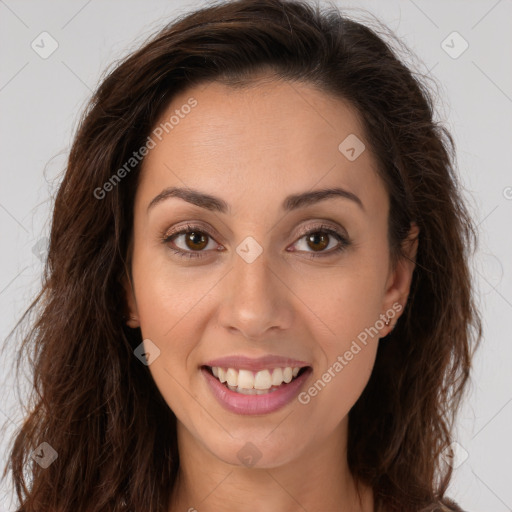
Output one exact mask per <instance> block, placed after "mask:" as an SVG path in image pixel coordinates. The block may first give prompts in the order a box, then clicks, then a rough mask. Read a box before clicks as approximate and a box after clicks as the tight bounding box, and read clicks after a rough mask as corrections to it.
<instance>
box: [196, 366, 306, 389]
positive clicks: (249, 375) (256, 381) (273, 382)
mask: <svg viewBox="0 0 512 512" xmlns="http://www.w3.org/2000/svg"><path fill="white" fill-rule="evenodd" d="M202 368H203V369H205V370H206V371H207V372H208V373H210V374H211V375H213V377H215V378H216V379H217V380H218V381H219V382H220V383H222V384H223V385H224V386H225V387H226V388H227V389H229V390H230V391H234V392H235V393H240V394H243V395H264V394H269V393H273V392H274V391H277V390H278V389H281V388H283V387H285V386H287V385H288V384H289V383H290V382H292V381H293V380H295V379H296V378H298V377H300V376H301V375H302V374H303V373H304V372H306V371H307V370H308V369H309V368H310V367H309V366H304V367H302V368H301V367H297V366H296V367H290V366H287V367H276V368H268V369H264V370H260V371H257V372H254V371H252V370H245V369H238V370H237V369H235V368H221V367H219V366H213V367H212V366H203V367H202Z"/></svg>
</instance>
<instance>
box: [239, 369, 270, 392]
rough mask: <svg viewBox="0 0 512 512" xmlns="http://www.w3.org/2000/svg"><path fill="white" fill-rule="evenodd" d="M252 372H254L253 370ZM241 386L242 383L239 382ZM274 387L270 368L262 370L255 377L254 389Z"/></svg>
mask: <svg viewBox="0 0 512 512" xmlns="http://www.w3.org/2000/svg"><path fill="white" fill-rule="evenodd" d="M251 373H252V372H251ZM238 385H239V386H240V383H238ZM271 387H272V377H271V376H270V372H269V371H268V370H262V371H261V372H258V373H257V374H256V377H254V389H269V388H271Z"/></svg>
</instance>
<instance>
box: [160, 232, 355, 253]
mask: <svg viewBox="0 0 512 512" xmlns="http://www.w3.org/2000/svg"><path fill="white" fill-rule="evenodd" d="M191 231H194V232H199V233H202V234H204V235H207V236H208V237H210V238H211V239H214V237H213V235H212V234H211V233H210V232H209V231H208V230H207V229H205V228H203V227H202V226H197V225H193V224H187V225H186V226H185V227H184V228H183V229H180V230H179V231H176V232H174V233H171V234H169V235H168V234H167V232H165V233H164V234H163V235H162V237H161V240H162V243H164V244H168V243H169V242H170V241H171V240H172V239H173V238H174V237H177V236H179V235H184V234H186V233H189V232H191ZM316 233H326V234H328V235H331V236H333V237H334V238H336V239H337V240H338V242H340V243H339V245H338V247H336V248H335V249H331V250H330V251H328V252H321V253H317V254H315V253H311V254H310V256H308V257H310V258H323V257H328V256H332V255H334V254H339V253H340V252H342V251H344V250H345V249H346V248H347V247H349V246H350V245H351V243H352V242H351V241H350V239H348V238H347V237H346V236H344V235H342V234H341V233H339V232H338V231H336V230H335V229H333V228H331V227H329V226H326V225H321V226H317V227H315V228H311V229H309V230H307V231H306V232H304V233H302V234H301V235H300V237H299V238H298V239H297V241H298V240H301V239H302V238H304V237H306V236H309V235H312V234H316ZM169 249H170V250H171V251H172V252H173V253H174V254H176V255H177V256H180V257H182V258H188V259H191V258H202V257H203V255H202V254H201V253H202V252H205V251H184V250H183V249H176V248H174V247H169Z"/></svg>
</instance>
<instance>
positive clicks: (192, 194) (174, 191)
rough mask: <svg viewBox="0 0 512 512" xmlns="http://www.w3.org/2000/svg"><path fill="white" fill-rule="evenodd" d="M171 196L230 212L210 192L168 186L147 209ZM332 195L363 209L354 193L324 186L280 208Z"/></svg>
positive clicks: (292, 198)
mask: <svg viewBox="0 0 512 512" xmlns="http://www.w3.org/2000/svg"><path fill="white" fill-rule="evenodd" d="M171 197H178V198H180V199H183V200H184V201H186V202H187V203H191V204H193V205H196V206H199V207H200V208H204V209H206V210H210V211H213V212H220V213H230V211H231V208H230V206H229V204H228V203H226V201H224V200H223V199H221V198H219V197H215V196H212V195H210V194H205V193H203V192H200V191H199V190H194V189H191V188H182V187H169V188H165V189H164V190H162V192H160V194H158V195H157V196H155V197H154V198H153V199H152V200H151V202H150V203H149V205H148V208H147V211H149V210H150V209H151V208H153V207H154V206H156V205H157V204H159V203H161V202H162V201H164V200H166V199H169V198H171ZM334 197H341V198H344V199H349V200H350V201H353V202H354V203H356V204H357V205H358V206H359V208H361V209H362V210H363V211H365V208H364V206H363V203H362V201H361V199H359V197H357V196H356V195H355V194H354V193H352V192H349V191H348V190H345V189H343V188H339V187H335V188H325V189H321V190H313V191H308V192H303V193H300V194H292V195H289V196H288V197H286V199H285V200H284V201H283V205H282V209H283V210H284V211H292V210H297V209H298V208H303V207H306V206H310V205H312V204H315V203H318V202H320V201H324V200H326V199H331V198H334Z"/></svg>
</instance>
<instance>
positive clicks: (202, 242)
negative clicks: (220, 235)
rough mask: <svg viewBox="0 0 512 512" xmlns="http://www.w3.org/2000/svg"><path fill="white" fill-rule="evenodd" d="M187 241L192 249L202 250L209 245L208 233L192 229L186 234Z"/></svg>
mask: <svg viewBox="0 0 512 512" xmlns="http://www.w3.org/2000/svg"><path fill="white" fill-rule="evenodd" d="M185 243H186V245H187V247H188V248H189V249H191V250H199V251H200V250H201V249H204V248H205V247H206V246H207V245H208V235H207V234H206V233H201V231H192V232H189V233H187V234H186V235H185Z"/></svg>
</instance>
